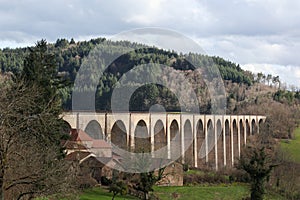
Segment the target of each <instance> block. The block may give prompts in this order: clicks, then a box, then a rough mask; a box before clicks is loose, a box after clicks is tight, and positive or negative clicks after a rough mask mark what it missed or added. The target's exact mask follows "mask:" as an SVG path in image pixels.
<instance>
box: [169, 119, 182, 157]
mask: <svg viewBox="0 0 300 200" xmlns="http://www.w3.org/2000/svg"><path fill="white" fill-rule="evenodd" d="M170 141H171V159H172V160H177V161H179V162H181V161H182V156H181V134H180V130H179V125H178V122H177V121H176V120H175V119H174V120H173V121H172V122H171V125H170Z"/></svg>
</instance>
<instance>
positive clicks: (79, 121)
mask: <svg viewBox="0 0 300 200" xmlns="http://www.w3.org/2000/svg"><path fill="white" fill-rule="evenodd" d="M63 119H64V120H65V121H66V122H68V123H69V125H70V126H71V127H72V128H77V129H82V130H85V131H86V132H87V133H88V134H89V135H90V136H91V137H92V138H94V139H104V140H106V141H108V142H110V143H112V144H114V145H116V146H118V147H119V148H121V149H124V150H131V151H133V152H134V151H135V152H138V151H139V150H140V149H143V151H144V152H151V154H152V156H153V157H157V158H159V157H166V156H167V158H168V159H174V158H178V159H177V160H178V161H179V162H182V163H186V164H189V165H190V166H193V167H203V166H205V165H206V166H210V167H212V168H214V169H216V170H218V169H219V168H223V167H232V166H233V165H234V163H235V162H236V159H237V158H238V157H239V156H240V152H241V147H242V146H243V145H245V144H246V142H247V138H248V137H249V136H251V135H253V134H257V133H259V126H260V124H261V123H263V122H264V121H265V119H266V117H265V116H260V115H200V114H189V113H113V114H112V113H88V112H80V113H63ZM158 150H160V151H159V152H158ZM157 152H158V153H157Z"/></svg>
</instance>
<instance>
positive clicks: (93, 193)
mask: <svg viewBox="0 0 300 200" xmlns="http://www.w3.org/2000/svg"><path fill="white" fill-rule="evenodd" d="M79 199H80V200H99V199H101V200H111V199H112V193H109V192H108V191H107V190H105V189H103V188H99V187H97V188H93V189H89V190H86V191H85V192H84V193H83V194H82V195H80V198H79ZM127 199H137V198H134V197H132V196H129V195H126V196H121V195H117V196H116V197H115V200H127Z"/></svg>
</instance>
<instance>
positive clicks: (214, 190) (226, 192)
mask: <svg viewBox="0 0 300 200" xmlns="http://www.w3.org/2000/svg"><path fill="white" fill-rule="evenodd" d="M154 191H155V192H154V194H155V195H156V196H158V197H159V198H160V199H161V200H171V199H172V200H173V199H177V200H185V199H189V200H199V199H204V200H241V199H242V198H245V197H247V196H249V188H248V186H247V185H244V184H235V185H228V186H226V185H220V186H183V187H155V188H154ZM111 198H112V194H111V193H108V191H107V190H104V189H102V188H94V189H90V190H86V191H85V192H84V193H83V194H82V195H81V196H80V200H98V199H101V200H111ZM115 199H116V200H127V199H136V198H134V197H130V196H120V195H118V196H117V197H116V198H115ZM265 199H268V200H281V199H283V198H281V197H280V196H276V195H270V194H267V195H266V197H265Z"/></svg>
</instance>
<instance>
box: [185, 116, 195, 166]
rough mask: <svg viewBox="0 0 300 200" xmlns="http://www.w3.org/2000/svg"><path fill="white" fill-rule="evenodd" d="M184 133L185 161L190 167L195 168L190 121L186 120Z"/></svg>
mask: <svg viewBox="0 0 300 200" xmlns="http://www.w3.org/2000/svg"><path fill="white" fill-rule="evenodd" d="M183 133H184V150H185V152H184V160H185V163H186V164H188V165H189V166H194V151H193V149H194V143H193V131H192V125H191V122H190V120H186V121H185V123H184V127H183Z"/></svg>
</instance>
